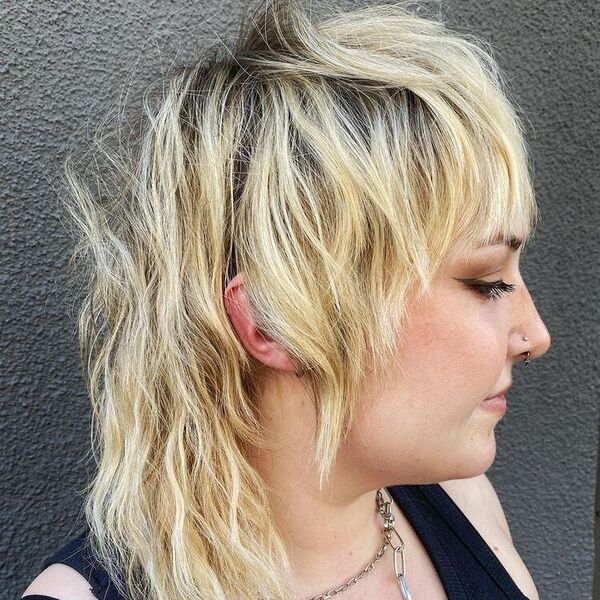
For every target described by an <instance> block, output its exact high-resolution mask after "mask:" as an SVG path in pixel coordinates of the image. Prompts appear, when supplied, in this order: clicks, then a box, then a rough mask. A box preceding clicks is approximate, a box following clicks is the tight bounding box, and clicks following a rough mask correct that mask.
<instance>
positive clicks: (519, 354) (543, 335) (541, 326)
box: [511, 285, 552, 359]
mask: <svg viewBox="0 0 600 600" xmlns="http://www.w3.org/2000/svg"><path fill="white" fill-rule="evenodd" d="M515 311H516V315H515V320H514V327H513V334H512V336H511V340H513V344H514V348H513V349H512V354H513V355H514V356H515V359H521V358H524V357H525V353H526V352H530V353H531V354H530V357H529V358H531V359H534V358H539V357H540V356H542V355H543V354H545V353H546V352H548V349H549V348H550V345H551V343H552V338H551V337H550V332H549V331H548V328H547V327H546V324H545V323H544V321H543V320H542V317H541V316H540V313H539V312H538V310H537V307H536V305H535V301H534V300H533V298H532V297H531V294H530V293H529V290H528V289H527V286H526V285H523V286H521V294H520V297H519V302H517V303H515ZM524 337H526V338H527V341H525V340H524V339H523V338H524Z"/></svg>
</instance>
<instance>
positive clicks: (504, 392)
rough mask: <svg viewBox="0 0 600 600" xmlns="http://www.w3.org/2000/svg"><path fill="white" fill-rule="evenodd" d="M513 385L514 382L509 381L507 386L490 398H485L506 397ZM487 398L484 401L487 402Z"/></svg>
mask: <svg viewBox="0 0 600 600" xmlns="http://www.w3.org/2000/svg"><path fill="white" fill-rule="evenodd" d="M511 385H512V382H511V383H509V384H508V385H507V386H506V387H504V388H502V389H501V390H500V391H499V392H498V393H497V394H494V395H493V396H490V397H489V398H486V399H485V400H494V399H495V398H502V397H504V395H505V394H506V392H508V390H509V389H510V386H511ZM485 400H484V402H485Z"/></svg>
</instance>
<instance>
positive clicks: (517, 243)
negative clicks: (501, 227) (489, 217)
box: [477, 235, 523, 252]
mask: <svg viewBox="0 0 600 600" xmlns="http://www.w3.org/2000/svg"><path fill="white" fill-rule="evenodd" d="M499 244H503V245H505V246H508V247H509V248H510V249H511V250H512V251H513V252H516V251H517V250H518V249H519V248H520V247H521V246H522V245H523V238H520V237H518V236H516V235H511V236H509V237H508V238H505V237H504V236H502V235H499V236H497V237H495V238H494V239H493V240H491V241H490V242H487V243H485V244H480V245H479V246H477V248H487V247H488V246H497V245H499Z"/></svg>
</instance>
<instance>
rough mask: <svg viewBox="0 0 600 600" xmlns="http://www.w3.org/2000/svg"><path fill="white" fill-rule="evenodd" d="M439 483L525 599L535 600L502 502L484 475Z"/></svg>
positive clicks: (527, 572)
mask: <svg viewBox="0 0 600 600" xmlns="http://www.w3.org/2000/svg"><path fill="white" fill-rule="evenodd" d="M440 486H441V487H442V488H443V489H444V491H445V492H446V493H447V494H448V495H449V496H450V497H451V498H452V500H453V501H454V503H455V504H456V505H457V506H458V508H460V510H461V511H462V512H463V513H464V515H465V516H466V517H467V519H468V520H469V521H470V522H471V524H472V525H473V527H474V528H475V529H476V530H477V531H478V533H479V534H480V535H481V537H482V538H483V539H484V541H485V542H486V544H487V545H488V546H489V547H490V548H491V549H492V551H493V552H494V554H496V556H497V558H498V560H499V561H500V562H501V563H502V565H503V566H504V568H505V569H506V571H507V572H508V573H509V575H510V576H511V577H512V578H513V580H514V582H515V583H516V584H517V586H518V587H519V589H520V590H521V591H522V592H523V594H525V595H526V596H527V598H529V600H539V594H538V591H537V589H536V587H535V583H534V581H533V578H532V577H531V574H530V573H529V570H528V569H527V566H526V565H525V563H524V562H523V560H522V558H521V557H520V555H519V553H518V552H517V550H516V548H515V547H514V544H513V540H512V536H511V534H510V530H509V527H508V522H507V520H506V516H505V514H504V510H503V508H502V504H501V503H500V499H499V498H498V494H497V493H496V490H495V489H494V486H493V485H492V482H491V481H490V480H489V478H488V477H487V475H486V474H485V473H483V474H481V475H477V477H470V478H468V479H452V480H449V481H442V482H440Z"/></svg>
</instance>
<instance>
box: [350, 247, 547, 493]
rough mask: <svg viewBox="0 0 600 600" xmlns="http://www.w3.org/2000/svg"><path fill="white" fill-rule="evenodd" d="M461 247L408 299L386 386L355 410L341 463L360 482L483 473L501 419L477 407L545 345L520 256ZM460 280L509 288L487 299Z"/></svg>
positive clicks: (376, 385)
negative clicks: (428, 285) (427, 291)
mask: <svg viewBox="0 0 600 600" xmlns="http://www.w3.org/2000/svg"><path fill="white" fill-rule="evenodd" d="M466 250H467V249H466V248H465V247H464V246H461V245H459V244H455V245H454V246H453V248H452V250H451V252H450V254H449V256H448V257H447V260H446V262H445V264H444V265H443V267H442V268H441V269H440V270H439V271H438V274H437V276H436V278H435V280H434V282H433V294H432V295H431V297H429V298H428V299H426V300H423V301H420V302H418V301H416V300H414V299H413V300H411V302H410V303H409V309H408V317H407V323H408V329H406V330H405V332H404V335H403V336H402V338H401V339H400V340H399V342H398V346H397V353H396V355H395V357H394V361H393V363H392V364H391V365H390V368H389V369H388V370H387V372H386V376H385V378H384V380H383V381H367V385H366V387H365V389H366V390H368V396H367V397H366V398H365V404H364V408H363V412H362V413H361V416H360V418H359V420H358V421H357V422H356V424H355V426H354V427H353V429H352V430H351V432H350V435H349V438H348V440H347V443H346V444H345V445H344V447H343V450H342V452H341V455H340V457H339V458H340V460H341V461H342V463H345V465H346V467H347V468H350V469H351V470H355V469H359V472H360V475H358V473H357V472H356V471H354V472H355V473H356V474H357V475H358V476H359V477H365V476H366V477H367V478H368V479H370V478H371V477H372V478H373V480H374V482H375V481H377V482H379V483H381V481H387V482H389V483H390V484H392V483H393V482H398V481H402V482H405V483H432V482H437V481H445V480H448V479H458V478H463V477H470V476H475V475H478V474H480V473H482V472H485V471H486V470H487V468H488V467H489V466H490V465H491V464H492V462H493V461H494V457H495V450H496V442H495V438H494V427H495V426H496V424H497V423H498V421H499V420H500V419H501V418H502V413H501V412H497V411H491V410H489V409H487V408H484V407H483V406H482V402H483V400H484V399H485V398H489V397H491V396H494V395H496V394H497V393H498V392H500V391H501V390H502V389H504V388H505V387H506V386H507V385H508V384H510V383H511V381H512V373H511V372H512V367H513V364H514V363H515V362H521V361H522V360H523V359H524V358H525V356H524V354H523V353H524V352H526V351H530V352H531V357H538V356H540V355H541V354H543V353H544V352H546V351H547V350H548V348H549V346H550V335H549V333H548V330H547V329H546V327H545V325H544V323H543V321H542V319H541V318H540V316H539V314H538V312H537V310H536V308H535V306H534V303H533V301H532V298H531V296H530V295H529V292H528V290H527V288H526V286H525V283H524V282H523V279H522V278H521V274H520V271H519V259H520V254H521V249H519V250H511V249H509V248H508V247H507V246H505V245H495V246H488V247H485V248H481V249H478V250H475V251H473V252H472V253H471V254H470V255H468V254H467V252H466ZM467 278H471V279H479V280H482V281H484V282H485V281H487V282H490V281H497V280H503V281H505V282H507V283H511V284H513V285H514V286H515V288H514V291H512V292H508V293H506V292H505V293H503V294H501V296H500V297H498V298H493V299H489V298H486V297H485V296H484V295H483V294H482V292H481V291H478V290H477V289H473V288H472V287H469V286H468V285H467V284H466V283H464V282H463V281H461V279H467ZM524 336H526V337H528V338H529V340H528V341H527V342H525V341H524V340H523V337H524ZM516 396H517V401H521V402H524V401H526V399H525V398H522V397H521V398H519V397H518V392H517V394H516ZM506 397H507V403H508V409H509V410H510V405H511V394H510V393H509V394H508V395H507V396H506ZM367 473H368V475H367ZM376 485H377V484H376ZM367 489H368V487H367Z"/></svg>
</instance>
